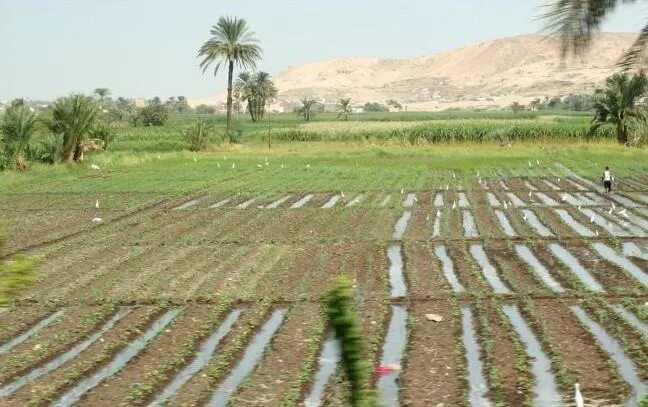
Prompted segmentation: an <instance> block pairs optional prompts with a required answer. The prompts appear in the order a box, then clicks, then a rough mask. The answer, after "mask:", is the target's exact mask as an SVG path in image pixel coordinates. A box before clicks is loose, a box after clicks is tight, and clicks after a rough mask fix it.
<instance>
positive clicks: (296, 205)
mask: <svg viewBox="0 0 648 407" xmlns="http://www.w3.org/2000/svg"><path fill="white" fill-rule="evenodd" d="M314 196H315V195H314V194H308V195H304V196H303V197H301V198H300V199H299V200H298V201H297V202H295V203H294V204H292V205H291V206H290V209H299V208H301V207H303V206H304V205H306V204H307V203H308V202H310V200H311V199H313V197H314Z"/></svg>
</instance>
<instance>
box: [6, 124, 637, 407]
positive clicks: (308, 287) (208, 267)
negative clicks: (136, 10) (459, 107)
mask: <svg viewBox="0 0 648 407" xmlns="http://www.w3.org/2000/svg"><path fill="white" fill-rule="evenodd" d="M196 119H197V117H196V116H191V115H184V116H173V117H172V118H171V120H170V122H169V123H168V124H167V125H166V126H164V127H148V128H142V127H137V128H135V127H122V128H120V129H118V130H117V131H118V138H117V140H116V141H115V143H114V144H113V145H112V146H111V148H109V150H108V151H106V152H103V153H100V154H90V155H88V156H86V159H85V160H84V161H83V162H81V163H74V164H69V165H65V164H56V165H44V164H35V163H30V166H29V168H28V170H27V171H25V172H18V171H13V170H9V171H4V172H2V173H0V174H1V175H0V228H1V229H2V230H4V232H5V233H6V235H7V237H8V239H7V244H6V247H5V253H4V255H5V256H8V257H9V258H13V256H15V255H17V254H27V255H29V256H30V257H31V258H32V259H33V260H34V262H35V264H36V281H35V282H33V284H32V285H30V286H29V287H27V288H25V289H23V290H22V291H20V292H19V293H18V294H16V295H15V298H14V299H13V301H12V302H11V304H10V306H8V307H5V309H4V310H2V309H0V366H3V369H0V404H2V405H3V406H4V405H7V406H24V405H35V406H45V405H51V404H52V403H55V405H72V404H74V403H75V402H77V401H78V403H79V404H80V405H92V406H114V405H128V406H144V405H149V403H152V402H155V401H156V400H166V403H167V404H165V405H172V406H186V405H207V404H208V403H209V401H210V400H211V399H212V398H218V397H223V400H224V401H223V403H224V404H222V405H225V404H227V405H231V406H239V405H248V404H250V403H251V404H252V405H273V406H294V407H297V406H303V405H305V404H307V403H306V402H307V400H315V401H316V403H314V404H312V405H326V406H340V407H342V406H346V405H348V402H347V401H346V397H347V395H348V386H347V384H346V381H345V380H346V379H345V377H344V375H343V374H342V371H341V369H332V370H331V371H330V372H329V373H328V374H325V373H322V372H325V371H326V366H327V364H328V363H338V362H337V361H336V359H335V356H334V355H331V354H327V349H330V348H333V349H335V346H336V345H335V343H334V342H332V341H331V337H330V323H329V321H328V320H327V316H326V309H325V293H326V292H327V290H329V289H330V287H331V286H332V285H333V283H334V282H335V281H336V279H337V278H338V277H339V276H342V275H343V276H346V277H347V278H349V279H350V281H352V284H353V286H354V290H355V291H354V294H353V298H354V300H355V301H354V302H355V304H354V305H355V306H356V308H357V311H358V313H359V316H360V325H361V326H360V329H361V333H362V340H363V344H364V345H365V346H364V349H363V350H362V352H361V356H362V357H363V359H364V360H366V361H367V363H368V365H370V366H371V370H372V374H371V377H370V380H369V381H368V383H366V387H367V388H368V390H372V391H375V392H376V394H377V397H378V398H379V400H383V401H384V400H387V399H388V398H389V397H392V399H391V400H392V401H391V404H390V403H382V405H394V406H397V405H412V406H414V405H416V406H419V405H420V406H428V405H430V402H429V401H430V400H433V402H434V403H436V402H437V401H440V400H443V403H444V405H448V406H450V405H452V406H471V405H483V404H479V403H475V402H473V401H472V400H473V399H472V394H474V393H475V391H476V389H477V390H478V389H482V390H479V391H481V392H482V393H483V397H486V398H488V400H490V401H491V402H492V403H493V405H508V406H521V405H554V404H555V405H573V394H574V390H573V389H574V385H575V384H576V383H580V385H581V389H582V391H583V394H584V395H585V397H586V398H587V400H588V403H589V402H591V403H592V404H593V405H611V404H612V405H621V404H623V403H626V405H635V404H636V401H637V400H638V398H639V397H643V395H644V394H645V392H646V391H645V389H646V388H645V383H646V381H647V379H648V342H646V340H645V339H646V336H645V335H646V334H645V333H644V331H642V329H644V330H645V326H646V323H648V313H647V312H646V309H647V307H646V305H644V304H645V303H646V301H648V257H646V256H647V255H646V252H648V194H647V193H646V190H647V188H648V176H646V173H647V171H648V150H646V149H645V148H642V147H640V148H628V147H622V146H619V145H618V144H617V143H616V140H614V139H613V138H612V137H605V138H598V139H596V140H586V139H585V137H584V136H583V135H582V134H584V132H585V131H586V129H587V127H588V121H589V118H588V117H587V116H583V115H566V114H559V113H555V114H552V115H546V114H545V115H539V114H535V113H524V114H521V115H519V116H514V115H512V114H508V113H499V112H495V113H493V112H484V113H474V112H472V113H470V114H468V113H465V112H451V113H439V114H436V113H435V114H428V113H412V114H405V113H403V114H394V115H391V114H389V115H388V114H380V115H356V116H353V119H352V120H349V121H348V122H343V121H338V120H335V117H334V116H333V115H328V114H325V115H321V116H318V118H317V120H314V121H312V122H310V123H304V122H303V121H301V120H299V118H298V117H296V116H295V115H271V116H270V119H269V120H268V121H267V122H263V123H252V122H250V121H249V120H248V119H247V118H246V117H239V118H238V119H237V121H236V123H235V127H236V128H238V129H241V133H242V139H241V140H240V142H238V143H232V144H230V143H227V142H218V140H216V139H214V140H213V144H212V145H211V146H210V147H209V148H208V149H207V150H206V151H202V152H191V151H189V150H188V149H187V148H186V147H187V146H186V145H185V144H184V140H183V137H182V131H183V130H184V129H186V128H187V127H188V126H191V124H192V123H193V122H195V120H196ZM208 120H214V121H216V122H217V123H216V125H217V127H218V128H221V129H222V128H223V126H224V123H223V119H222V117H219V116H210V117H208ZM448 129H451V130H449V131H451V134H455V135H456V136H454V137H448V138H447V139H445V140H444V142H430V140H432V141H436V139H434V138H433V139H428V138H427V136H425V134H432V133H429V132H434V134H442V132H443V131H447V130H448ZM480 129H481V130H480ZM511 129H514V130H511ZM520 129H526V130H525V131H529V133H526V134H527V136H524V137H517V138H516V137H510V135H511V134H514V133H513V131H518V132H519V131H520ZM556 129H561V130H556ZM570 129H577V130H576V131H575V132H574V133H573V134H575V135H574V136H565V134H566V133H562V132H567V133H569V132H571V131H572V130H570ZM480 131H483V132H484V133H483V134H490V136H483V134H482V136H479V132H480ZM417 132H422V133H421V134H423V136H421V134H418V133H417ZM507 132H508V133H507ZM545 132H546V133H545ZM579 132H580V133H579ZM268 134H270V146H268V138H267V136H268ZM290 134H293V135H295V134H301V135H304V134H309V135H310V136H308V137H304V138H302V140H310V141H297V139H291V138H290V137H287V136H286V135H290ZM462 134H463V135H462ZM578 134H581V135H578ZM460 135H462V136H460ZM503 135H507V136H506V137H503ZM435 137H436V136H435ZM313 140H315V141H313ZM606 165H609V166H610V167H611V168H612V171H613V174H614V176H615V180H616V182H615V185H614V194H612V195H606V194H605V193H603V192H602V191H601V188H600V186H599V184H600V182H599V181H600V176H601V173H602V171H603V168H604V167H605V166H606ZM97 166H98V167H97ZM93 167H94V168H93ZM6 258H7V257H5V259H6ZM7 264H10V262H8V263H7ZM596 284H598V286H597V285H596ZM429 315H433V316H434V317H435V318H437V319H438V317H440V318H441V320H440V321H438V322H432V321H430V319H429V317H428V316H429ZM592 327H593V328H592ZM221 330H222V332H223V333H222V334H221V337H220V339H219V342H218V343H217V344H216V345H214V347H213V349H212V350H211V353H210V352H207V351H206V350H205V349H208V347H207V346H206V344H207V343H209V342H210V341H213V338H214V337H218V335H219V332H220V331H221ZM600 332H603V333H604V334H607V335H609V336H610V337H612V338H613V340H615V341H616V342H615V343H617V344H618V348H617V349H615V348H614V347H613V345H611V343H612V342H611V341H610V340H601V336H600V335H601V333H600ZM597 335H599V336H597ZM471 337H472V340H470V339H469V338H471ZM264 338H265V339H264ZM529 338H531V340H534V341H537V346H535V347H530V346H528V341H529V340H530V339H529ZM399 343H400V344H401V345H399ZM125 350H130V356H124V355H129V353H124V351H125ZM255 350H256V351H259V352H257V356H256V358H252V357H249V355H254V351H255ZM329 352H330V350H329ZM471 354H472V355H477V357H478V358H481V359H480V360H482V365H479V364H476V363H475V356H470V355H471ZM619 355H620V356H619ZM619 357H623V358H625V359H624V361H622V362H619ZM538 360H545V361H546V366H547V367H546V368H545V369H544V370H542V369H537V366H536V364H537V363H538V362H536V361H538ZM331 361H332V362H331ZM241 364H247V366H248V370H247V371H246V372H245V373H244V374H240V375H238V377H239V380H238V381H236V382H235V383H234V384H233V385H231V384H228V383H229V382H230V381H231V380H232V379H231V378H232V377H234V376H236V375H234V373H235V372H236V371H237V370H238V367H239V366H240V365H241ZM192 366H195V367H192ZM628 366H629V367H628ZM111 369H112V370H111ZM385 370H387V372H385ZM628 371H630V372H631V373H632V375H629V374H628V373H627V372H628ZM476 374H477V375H479V374H481V375H482V376H481V378H479V380H478V381H477V382H469V380H468V377H475V375H476ZM182 377H184V378H186V380H187V381H186V382H183V383H184V384H182V383H181V384H180V385H179V386H174V384H173V383H174V382H176V380H178V379H179V378H182ZM88 380H91V382H92V383H97V384H98V385H94V386H87V385H86V383H88ZM390 380H391V381H390ZM546 383H551V386H549V387H548V388H546V389H545V390H542V391H543V392H544V393H543V394H542V397H544V398H545V399H550V400H549V401H550V402H551V403H552V404H549V403H544V402H540V401H538V397H539V396H538V394H539V393H538V392H539V389H541V388H542V387H541V384H546ZM229 386H232V387H229ZM228 389H233V391H232V392H231V393H230V392H229V390H228ZM317 389H320V390H319V391H318V390H317ZM222 394H225V395H224V396H219V395H222ZM394 394H396V395H397V398H398V401H397V402H396V401H393V397H394V396H393V395H394ZM57 403H58V404H57ZM66 403H67V404H66ZM633 403H634V404H633Z"/></svg>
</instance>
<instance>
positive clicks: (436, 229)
mask: <svg viewBox="0 0 648 407" xmlns="http://www.w3.org/2000/svg"><path fill="white" fill-rule="evenodd" d="M439 236H441V210H439V209H437V211H436V214H435V215H434V224H433V225H432V237H439Z"/></svg>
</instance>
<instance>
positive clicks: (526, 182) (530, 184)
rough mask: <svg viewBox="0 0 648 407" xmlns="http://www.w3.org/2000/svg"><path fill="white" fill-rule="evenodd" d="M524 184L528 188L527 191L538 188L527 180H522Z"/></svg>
mask: <svg viewBox="0 0 648 407" xmlns="http://www.w3.org/2000/svg"><path fill="white" fill-rule="evenodd" d="M524 186H525V187H527V188H528V189H529V191H537V190H538V188H536V187H535V185H533V184H532V183H530V182H529V181H524Z"/></svg>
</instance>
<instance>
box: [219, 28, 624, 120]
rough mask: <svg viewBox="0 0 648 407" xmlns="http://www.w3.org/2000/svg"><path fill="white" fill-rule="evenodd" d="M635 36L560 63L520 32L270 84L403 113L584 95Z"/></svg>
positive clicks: (285, 97) (283, 92)
mask: <svg viewBox="0 0 648 407" xmlns="http://www.w3.org/2000/svg"><path fill="white" fill-rule="evenodd" d="M635 38H636V34H629V33H602V34H600V35H599V36H598V37H597V39H596V41H595V42H594V43H593V46H592V48H591V49H590V51H589V52H588V53H587V54H586V55H584V56H583V57H582V58H569V59H567V60H565V61H561V59H560V53H559V45H558V42H557V40H556V39H552V38H547V37H546V36H544V35H533V34H530V35H520V36H516V37H510V38H502V39H497V40H492V41H485V42H481V43H478V44H474V45H469V46H465V47H461V48H457V49H453V50H449V51H444V52H440V53H437V54H433V55H428V56H423V57H418V58H412V59H380V58H365V57H354V58H340V59H333V60H328V61H322V62H316V63H311V64H306V65H300V66H291V67H288V68H287V69H285V70H284V71H282V72H281V73H279V74H278V75H276V76H275V78H274V79H275V82H276V84H277V86H278V88H279V89H280V96H279V100H280V101H283V102H296V101H298V100H299V99H300V98H302V97H304V96H316V97H319V98H321V99H323V100H325V101H326V102H327V103H329V102H330V103H333V102H334V101H335V100H336V99H337V98H339V97H351V98H352V99H353V101H354V103H356V104H364V103H365V102H369V101H378V102H384V101H386V100H389V99H394V100H397V101H399V102H400V103H402V104H404V105H408V108H409V109H410V110H436V109H445V108H449V107H469V106H472V107H478V106H479V107H482V106H506V105H508V104H510V103H511V102H513V101H518V102H520V103H527V102H528V101H530V100H532V99H534V98H537V97H540V98H543V97H545V96H549V97H552V96H560V95H568V94H570V93H591V92H592V91H593V90H594V89H595V88H596V87H600V86H601V85H602V83H603V81H604V80H605V78H606V77H608V76H609V75H611V74H612V73H613V72H615V71H616V70H617V69H618V68H616V67H615V64H616V63H617V62H618V60H619V57H620V56H621V54H622V53H623V51H624V50H626V49H627V48H628V47H629V46H630V45H631V44H632V42H633V41H634V39H635ZM218 100H224V95H219V96H218Z"/></svg>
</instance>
